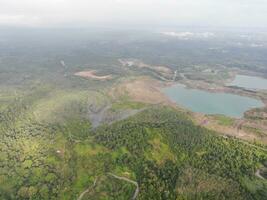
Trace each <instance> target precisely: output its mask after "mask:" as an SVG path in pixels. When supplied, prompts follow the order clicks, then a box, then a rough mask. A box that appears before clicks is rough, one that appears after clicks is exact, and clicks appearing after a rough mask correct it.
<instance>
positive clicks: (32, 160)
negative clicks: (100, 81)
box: [0, 88, 267, 200]
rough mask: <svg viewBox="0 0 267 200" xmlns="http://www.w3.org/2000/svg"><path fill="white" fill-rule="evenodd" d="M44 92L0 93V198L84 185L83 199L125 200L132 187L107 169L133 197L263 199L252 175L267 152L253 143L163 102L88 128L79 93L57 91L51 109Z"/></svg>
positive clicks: (60, 195) (63, 193)
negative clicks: (210, 128) (198, 121)
mask: <svg viewBox="0 0 267 200" xmlns="http://www.w3.org/2000/svg"><path fill="white" fill-rule="evenodd" d="M57 92H58V91H57ZM50 93H51V91H49V90H47V89H45V88H44V89H41V90H36V91H31V92H30V93H27V95H24V94H17V96H8V94H7V95H6V96H5V98H1V101H2V104H1V120H0V128H1V134H0V137H1V138H0V141H1V142H0V148H1V151H0V152H1V156H0V159H1V162H0V165H1V166H0V167H1V170H0V198H1V199H7V200H8V199H36V200H37V199H38V200H40V199H78V197H79V195H80V194H81V193H82V192H83V191H85V190H87V189H88V192H86V193H85V194H84V196H83V197H82V199H114V200H115V199H130V198H131V197H132V196H133V194H134V192H135V189H136V188H135V187H136V186H135V185H134V184H131V183H129V182H128V183H127V182H125V181H123V180H119V179H116V178H114V177H113V176H111V174H113V175H116V176H121V177H127V178H129V179H130V180H132V181H135V182H137V184H138V187H139V193H138V196H137V199H266V198H267V193H266V191H267V181H266V180H262V179H259V178H258V177H256V176H255V172H256V171H257V169H258V168H260V167H262V166H263V165H264V164H265V165H266V161H267V154H266V151H264V150H262V149H261V148H258V147H257V146H249V145H247V144H246V143H243V142H241V141H238V140H236V139H234V138H225V137H221V136H218V135H217V134H216V133H214V132H211V131H208V130H206V129H204V128H201V127H199V126H196V125H194V124H193V122H192V121H191V120H190V119H189V118H188V117H187V115H186V114H185V113H183V112H181V111H176V110H174V109H171V108H168V107H164V106H157V107H154V106H152V107H151V106H148V107H146V109H145V110H143V111H140V112H139V113H137V114H136V115H134V116H132V117H129V118H127V119H125V120H122V121H117V122H114V123H112V124H103V125H101V126H99V127H97V128H92V126H91V123H90V121H89V120H88V119H87V118H86V112H87V110H86V109H85V104H84V101H85V100H84V98H85V97H86V96H85V94H84V93H83V92H82V91H78V92H77V91H76V92H74V91H73V92H72V94H73V95H74V94H75V95H76V96H75V95H74V97H73V96H68V95H66V94H65V95H63V93H62V94H61V101H60V102H59V104H60V106H59V107H57V106H56V105H54V106H53V108H56V109H54V110H53V112H52V114H51V110H49V109H48V106H51V105H53V103H55V102H51V101H52V100H50V101H48V99H49V98H50ZM92 94H93V95H96V93H92ZM87 95H88V94H87ZM52 99H55V101H56V102H57V101H58V99H57V98H56V97H53V98H52ZM63 100H64V101H63ZM43 102H46V105H45V106H44V105H42V104H43ZM44 108H45V110H44ZM115 108H116V107H113V108H112V109H115ZM39 112H42V114H44V116H46V118H44V116H42V118H40V117H39V115H38V113H39ZM46 113H50V115H45V114H46ZM59 113H60V115H59ZM53 117H54V118H53ZM50 118H53V120H52V121H51V120H49V119H50Z"/></svg>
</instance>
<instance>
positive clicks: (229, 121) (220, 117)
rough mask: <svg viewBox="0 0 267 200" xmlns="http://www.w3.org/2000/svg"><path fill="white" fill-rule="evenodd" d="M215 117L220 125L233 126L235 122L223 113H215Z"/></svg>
mask: <svg viewBox="0 0 267 200" xmlns="http://www.w3.org/2000/svg"><path fill="white" fill-rule="evenodd" d="M215 119H216V120H217V121H218V124H220V125H222V126H233V125H234V122H235V120H234V119H232V118H230V117H227V116H224V115H216V116H215Z"/></svg>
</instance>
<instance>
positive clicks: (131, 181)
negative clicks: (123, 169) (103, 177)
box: [108, 173, 139, 200]
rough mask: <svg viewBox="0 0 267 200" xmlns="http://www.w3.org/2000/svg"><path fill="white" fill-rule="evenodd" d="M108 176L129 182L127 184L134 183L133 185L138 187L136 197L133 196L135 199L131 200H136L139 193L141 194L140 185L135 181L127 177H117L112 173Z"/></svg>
mask: <svg viewBox="0 0 267 200" xmlns="http://www.w3.org/2000/svg"><path fill="white" fill-rule="evenodd" d="M108 175H110V176H112V177H114V178H116V179H119V180H123V181H127V182H129V183H132V184H133V185H135V186H136V189H135V192H134V195H133V197H132V198H131V199H132V200H135V199H136V198H137V196H138V193H139V185H138V183H137V182H136V181H133V180H131V179H128V178H126V177H122V176H117V175H115V174H112V173H108Z"/></svg>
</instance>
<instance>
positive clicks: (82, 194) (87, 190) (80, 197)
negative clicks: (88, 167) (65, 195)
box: [77, 178, 97, 200]
mask: <svg viewBox="0 0 267 200" xmlns="http://www.w3.org/2000/svg"><path fill="white" fill-rule="evenodd" d="M96 181H97V178H96V179H95V181H94V184H93V186H92V187H88V188H87V189H86V190H84V191H83V192H82V193H81V194H80V196H79V197H78V199H77V200H82V198H83V196H84V195H85V194H86V193H88V192H89V191H90V189H92V188H94V187H95V186H96Z"/></svg>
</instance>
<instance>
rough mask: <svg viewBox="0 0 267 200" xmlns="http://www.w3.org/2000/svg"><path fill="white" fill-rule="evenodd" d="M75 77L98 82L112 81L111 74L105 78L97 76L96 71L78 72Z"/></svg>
mask: <svg viewBox="0 0 267 200" xmlns="http://www.w3.org/2000/svg"><path fill="white" fill-rule="evenodd" d="M74 75H76V76H81V77H83V78H91V79H96V80H110V79H112V75H111V74H109V75H105V76H98V75H96V71H95V70H89V71H81V72H76V73H75V74H74Z"/></svg>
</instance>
